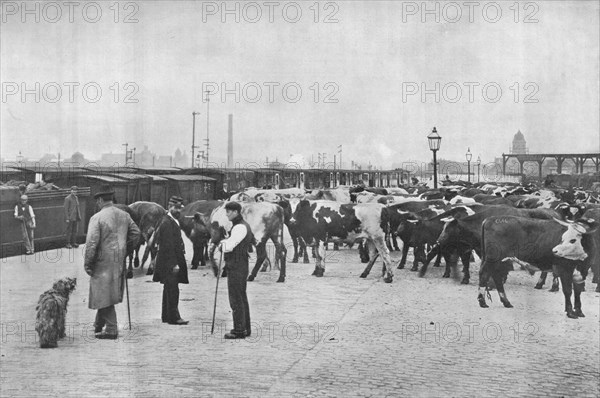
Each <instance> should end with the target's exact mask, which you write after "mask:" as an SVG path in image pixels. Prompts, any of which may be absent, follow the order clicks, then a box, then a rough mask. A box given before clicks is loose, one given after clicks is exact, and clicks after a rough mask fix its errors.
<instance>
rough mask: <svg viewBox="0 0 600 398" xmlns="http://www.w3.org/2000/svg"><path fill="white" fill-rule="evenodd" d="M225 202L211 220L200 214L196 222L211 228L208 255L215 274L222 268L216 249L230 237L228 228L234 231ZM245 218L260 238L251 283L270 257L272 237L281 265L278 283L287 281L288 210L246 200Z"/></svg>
mask: <svg viewBox="0 0 600 398" xmlns="http://www.w3.org/2000/svg"><path fill="white" fill-rule="evenodd" d="M225 204H226V203H223V204H222V205H221V206H219V207H217V208H215V209H214V210H213V211H212V214H211V215H210V220H209V223H206V222H204V220H203V219H201V218H200V217H197V218H195V219H194V221H195V222H197V223H201V224H203V225H204V226H205V227H206V228H207V229H208V230H209V231H210V236H211V238H210V247H209V253H208V258H209V260H208V261H209V262H210V264H211V265H212V268H213V271H215V274H216V272H217V270H218V268H217V267H216V266H215V260H214V252H215V250H216V248H217V246H218V244H219V242H221V240H223V239H224V238H225V237H226V231H230V230H231V228H232V223H231V221H229V219H228V218H227V215H226V212H225ZM240 204H241V205H242V217H243V218H244V220H245V221H246V222H247V223H248V225H250V229H251V230H252V233H253V234H254V239H255V240H256V241H255V242H254V244H255V245H256V264H255V265H254V268H253V269H252V271H251V273H250V275H248V282H252V281H253V280H254V278H256V274H257V273H258V270H259V268H260V266H261V264H263V262H265V261H269V260H268V257H267V249H266V245H267V241H268V240H269V239H270V240H271V241H273V244H274V245H275V258H276V261H278V262H279V264H280V273H279V279H277V282H285V260H286V258H285V257H286V253H287V250H286V248H285V245H284V244H283V226H284V222H285V216H284V211H283V209H282V208H281V206H279V205H277V204H274V203H269V202H257V203H248V202H242V203H240Z"/></svg>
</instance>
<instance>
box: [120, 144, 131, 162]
mask: <svg viewBox="0 0 600 398" xmlns="http://www.w3.org/2000/svg"><path fill="white" fill-rule="evenodd" d="M121 146H124V147H125V166H127V153H128V152H127V147H128V146H129V144H128V143H124V144H122V145H121Z"/></svg>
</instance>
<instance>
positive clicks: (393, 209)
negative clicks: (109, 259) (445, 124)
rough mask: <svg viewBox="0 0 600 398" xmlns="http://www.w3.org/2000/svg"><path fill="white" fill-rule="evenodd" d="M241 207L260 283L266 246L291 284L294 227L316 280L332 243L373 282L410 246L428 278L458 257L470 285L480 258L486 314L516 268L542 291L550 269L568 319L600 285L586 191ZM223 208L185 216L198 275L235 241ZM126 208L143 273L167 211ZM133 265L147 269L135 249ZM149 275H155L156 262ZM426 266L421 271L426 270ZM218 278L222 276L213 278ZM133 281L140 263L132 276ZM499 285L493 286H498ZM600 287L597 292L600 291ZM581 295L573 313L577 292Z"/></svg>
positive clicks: (341, 190) (343, 191) (427, 193)
mask: <svg viewBox="0 0 600 398" xmlns="http://www.w3.org/2000/svg"><path fill="white" fill-rule="evenodd" d="M229 200H230V201H238V202H240V203H241V204H242V215H243V217H244V219H245V220H246V221H247V222H248V224H249V225H250V227H251V229H252V231H253V233H254V236H255V239H256V242H255V243H256V245H255V246H256V257H257V260H256V263H255V265H254V267H253V268H252V270H251V272H250V275H249V276H248V280H249V281H252V280H254V279H255V278H256V276H257V273H258V271H259V269H260V267H261V265H263V264H265V266H266V264H267V263H268V262H269V259H268V256H267V250H266V244H267V242H268V241H269V240H270V241H272V242H273V244H274V246H275V263H276V264H277V265H278V266H279V269H280V274H279V279H278V280H277V282H284V281H285V277H286V257H287V249H286V246H285V244H284V241H283V236H284V229H285V228H287V230H288V232H289V236H290V237H291V240H292V243H293V250H294V255H293V259H292V260H291V262H298V259H299V258H300V257H302V258H303V261H304V262H305V263H308V262H309V256H308V251H307V247H311V248H312V257H314V258H315V269H314V272H313V275H315V276H317V277H322V276H323V274H324V272H325V262H324V250H325V249H326V247H327V244H328V243H329V242H333V243H334V248H335V247H336V246H337V245H339V244H342V243H344V244H347V245H349V246H352V245H354V244H358V248H359V253H360V258H361V261H362V262H364V263H368V264H367V266H366V268H365V270H364V271H363V273H362V274H361V278H366V277H367V275H368V274H369V272H370V270H371V268H372V267H373V264H374V262H375V260H376V259H377V258H378V257H379V256H381V257H382V259H383V277H384V281H385V282H388V283H390V282H392V280H393V276H394V274H393V273H394V269H396V268H404V266H405V263H406V258H407V254H408V250H409V248H411V247H412V248H413V252H414V261H413V264H412V268H411V270H412V271H419V275H420V276H424V275H425V273H426V271H427V267H428V264H429V263H430V262H431V261H432V260H433V259H434V258H435V262H434V265H435V266H439V265H440V262H441V259H442V258H443V259H444V260H445V264H446V269H445V273H444V275H443V276H444V277H449V276H450V270H451V268H453V267H455V266H456V265H457V262H458V259H460V260H461V262H462V264H463V279H462V282H461V283H463V284H468V283H469V279H470V273H469V264H470V262H471V261H472V253H473V252H475V253H476V254H477V255H478V256H479V257H480V258H481V266H480V271H479V292H478V301H479V304H480V306H481V307H487V304H486V299H485V295H486V294H487V295H488V297H490V296H489V291H488V289H489V285H488V282H489V279H490V278H491V279H492V281H493V285H495V288H496V289H497V291H498V294H499V296H500V301H501V302H502V303H503V305H504V306H505V307H512V305H511V303H510V301H509V300H508V299H507V297H506V293H505V291H504V282H505V281H506V278H507V275H508V272H509V271H510V270H513V269H514V268H513V265H514V264H517V265H518V266H519V267H520V268H521V269H527V270H528V271H529V272H530V273H531V274H533V273H534V272H535V271H542V276H541V277H540V279H539V281H538V283H537V285H536V288H538V289H541V288H542V286H543V284H544V281H545V278H546V273H547V272H548V271H552V272H553V275H554V282H553V290H557V289H558V279H560V281H561V284H562V289H563V293H564V296H565V311H566V313H567V315H568V316H569V317H570V318H577V317H583V316H584V314H583V312H582V310H581V301H580V293H581V292H582V291H583V289H584V283H583V282H584V281H585V278H586V276H587V273H588V270H589V269H590V267H591V269H592V271H593V274H594V279H593V283H598V274H599V268H600V230H599V229H598V227H599V226H600V200H599V199H598V197H597V195H595V194H593V193H591V192H585V191H573V190H564V189H558V188H544V189H539V188H538V187H535V186H522V185H516V184H507V185H502V186H499V185H492V184H475V185H470V184H469V185H468V186H466V184H465V185H453V186H444V187H442V188H439V189H435V190H433V189H427V188H426V187H413V188H410V189H403V188H389V189H384V188H365V187H338V188H336V189H329V190H315V191H309V192H307V191H304V190H301V189H297V188H291V189H284V190H259V189H253V188H250V189H247V190H245V191H244V192H240V193H236V194H234V195H232V196H231V197H230V198H229ZM225 203H226V202H224V201H196V202H193V203H189V204H187V205H186V206H185V207H184V208H183V209H182V211H181V214H180V216H179V223H180V226H181V229H182V231H183V232H184V233H185V235H186V236H187V237H188V238H189V239H190V241H191V242H192V243H193V248H194V254H193V258H192V261H191V264H192V269H196V268H198V266H204V265H206V264H207V262H208V264H209V265H211V266H212V267H213V270H216V269H217V268H216V267H215V260H214V253H215V250H216V248H217V246H218V244H219V242H220V241H221V240H222V239H224V238H225V237H226V236H227V231H229V230H230V229H231V223H230V221H229V220H228V219H227V217H226V216H225V209H224V204H225ZM121 207H122V208H123V210H126V211H128V212H129V213H130V214H131V216H132V218H133V219H134V221H135V222H136V223H137V224H138V225H139V227H140V229H141V231H142V238H143V241H142V242H140V245H141V244H143V243H146V242H147V244H146V249H145V252H144V256H143V259H142V267H143V264H144V262H145V261H146V259H147V257H148V255H149V254H150V255H151V256H152V258H154V255H155V253H156V248H155V247H154V245H153V241H152V238H153V232H154V231H155V230H156V229H157V228H158V226H159V224H160V222H161V220H162V217H163V215H164V214H165V211H166V210H165V209H164V208H162V207H161V206H160V205H158V204H156V203H151V202H136V203H133V204H131V205H129V206H121ZM398 240H400V241H401V242H402V258H401V260H400V262H399V263H398V265H397V266H394V264H392V259H391V257H390V251H393V250H398V251H399V250H400V248H399V246H398ZM138 251H139V246H138V247H137V250H136V253H135V261H134V265H135V266H136V267H137V266H139V259H138V254H137V252H138ZM150 264H151V265H150V266H149V269H148V273H149V274H150V273H152V264H153V262H152V261H151V263H150ZM419 264H422V266H421V268H420V270H419ZM215 272H216V271H215ZM131 276H132V259H131V258H130V262H129V277H131ZM490 283H491V282H490ZM599 289H600V288H599V287H598V286H597V287H596V291H600V290H599ZM572 292H574V306H573V305H572V304H571V294H572Z"/></svg>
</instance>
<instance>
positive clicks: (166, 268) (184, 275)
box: [152, 214, 189, 283]
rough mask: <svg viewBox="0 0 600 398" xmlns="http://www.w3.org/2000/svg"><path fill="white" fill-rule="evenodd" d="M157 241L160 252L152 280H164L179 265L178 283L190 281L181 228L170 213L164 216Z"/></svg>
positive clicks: (157, 234) (157, 233) (157, 232)
mask: <svg viewBox="0 0 600 398" xmlns="http://www.w3.org/2000/svg"><path fill="white" fill-rule="evenodd" d="M155 242H156V244H157V245H158V254H157V255H156V265H155V266H154V276H153V277H152V280H153V281H154V282H164V280H165V277H166V276H168V275H169V273H171V272H172V270H173V268H174V267H175V266H176V265H178V266H179V272H178V273H177V283H189V281H188V272H187V264H186V262H185V246H184V244H183V239H182V238H181V228H180V227H179V225H178V224H177V222H176V221H175V220H174V219H173V218H171V217H170V216H169V215H168V214H167V215H165V216H164V217H163V220H162V222H161V224H160V227H158V230H157V231H156V240H155Z"/></svg>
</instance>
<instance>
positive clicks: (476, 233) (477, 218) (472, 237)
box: [426, 206, 560, 285]
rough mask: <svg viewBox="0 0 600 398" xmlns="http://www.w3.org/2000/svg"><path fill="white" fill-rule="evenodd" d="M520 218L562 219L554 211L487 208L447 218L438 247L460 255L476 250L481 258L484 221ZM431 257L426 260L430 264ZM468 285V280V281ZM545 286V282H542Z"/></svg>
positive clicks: (504, 207)
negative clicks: (492, 217) (505, 217)
mask: <svg viewBox="0 0 600 398" xmlns="http://www.w3.org/2000/svg"><path fill="white" fill-rule="evenodd" d="M499 215H506V216H520V217H529V218H538V219H552V218H560V214H559V213H558V212H556V211H555V210H552V209H518V208H515V207H511V206H485V207H484V208H483V209H482V210H481V211H479V212H477V213H476V214H473V215H470V216H467V217H447V218H445V219H444V220H443V221H444V222H445V225H444V227H443V229H442V232H441V233H440V235H439V237H438V240H437V243H436V246H434V249H437V245H439V246H440V248H441V249H442V250H444V246H450V247H452V248H453V249H454V250H458V252H459V253H464V252H466V251H471V250H475V253H477V255H478V256H479V257H480V258H481V225H482V224H483V221H484V220H485V219H486V218H488V217H491V216H499ZM429 260H430V257H428V259H427V260H426V264H427V263H428V262H429ZM467 283H468V280H467ZM538 283H541V284H542V285H543V282H542V281H540V282H538Z"/></svg>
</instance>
